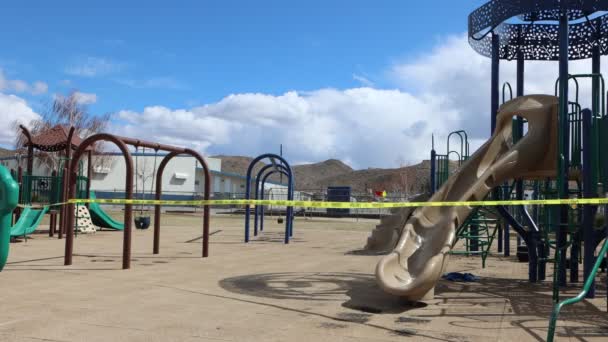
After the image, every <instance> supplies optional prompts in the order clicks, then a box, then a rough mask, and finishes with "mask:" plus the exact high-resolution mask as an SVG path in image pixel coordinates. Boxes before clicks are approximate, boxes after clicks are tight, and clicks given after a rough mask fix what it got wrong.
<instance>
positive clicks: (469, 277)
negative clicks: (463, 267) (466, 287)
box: [442, 272, 479, 282]
mask: <svg viewBox="0 0 608 342" xmlns="http://www.w3.org/2000/svg"><path fill="white" fill-rule="evenodd" d="M442 278H443V279H446V280H449V281H463V282H474V281H479V277H478V276H476V275H474V274H471V273H460V272H450V273H446V274H444V275H443V276H442Z"/></svg>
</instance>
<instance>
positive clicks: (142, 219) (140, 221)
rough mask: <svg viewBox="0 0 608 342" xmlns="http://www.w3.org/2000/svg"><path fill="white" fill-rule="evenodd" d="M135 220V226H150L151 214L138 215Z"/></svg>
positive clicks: (139, 227)
mask: <svg viewBox="0 0 608 342" xmlns="http://www.w3.org/2000/svg"><path fill="white" fill-rule="evenodd" d="M133 221H134V222H135V228H137V229H148V228H150V216H136V217H135V219H134V220H133Z"/></svg>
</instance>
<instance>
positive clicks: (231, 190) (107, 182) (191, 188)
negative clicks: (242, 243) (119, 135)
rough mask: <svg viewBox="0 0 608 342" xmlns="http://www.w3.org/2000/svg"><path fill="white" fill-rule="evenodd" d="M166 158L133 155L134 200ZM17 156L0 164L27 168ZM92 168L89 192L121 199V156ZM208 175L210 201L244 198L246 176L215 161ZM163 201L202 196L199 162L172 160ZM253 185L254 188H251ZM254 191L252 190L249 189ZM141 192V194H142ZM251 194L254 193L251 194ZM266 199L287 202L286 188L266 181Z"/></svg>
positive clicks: (37, 169)
mask: <svg viewBox="0 0 608 342" xmlns="http://www.w3.org/2000/svg"><path fill="white" fill-rule="evenodd" d="M164 156H165V154H160V153H159V154H158V155H155V154H154V153H132V158H133V167H134V169H135V170H136V172H135V173H136V174H135V175H134V180H133V184H134V188H133V192H134V196H135V197H136V198H140V197H141V196H142V192H145V194H146V195H145V198H153V196H154V195H153V194H154V193H155V191H156V179H155V177H156V171H157V170H158V166H159V165H160V163H161V161H162V159H163V158H164ZM18 159H19V158H18V156H16V155H15V156H5V157H0V164H2V165H4V166H5V167H7V168H8V169H13V170H16V169H17V168H18V165H21V167H22V168H23V169H25V168H26V164H27V161H26V158H24V157H22V158H21V160H20V162H18ZM93 159H94V163H93V164H94V165H96V166H94V167H93V170H92V177H91V190H92V191H95V193H96V195H97V197H98V198H124V195H125V177H126V166H125V160H124V157H123V156H122V154H119V153H110V154H106V155H103V156H94V157H93ZM205 162H206V163H207V165H208V167H209V171H210V175H211V194H212V197H213V198H216V199H219V198H244V196H245V187H246V183H247V181H246V176H245V175H240V174H234V173H228V172H222V161H221V159H218V158H205ZM86 164H87V160H86V157H83V159H82V168H81V169H82V170H83V171H82V172H83V174H82V175H83V176H86V170H87V165H86ZM50 173H51V171H50V170H49V169H48V168H47V167H45V166H41V165H39V164H38V163H36V162H34V175H40V176H46V175H50ZM162 184H163V188H162V190H163V195H162V198H163V199H182V200H188V199H194V198H200V197H202V196H203V192H204V186H205V177H204V171H203V168H202V167H201V165H200V163H198V161H197V160H196V159H195V158H193V157H191V156H188V155H178V156H176V157H174V158H173V159H171V161H170V162H169V163H168V164H167V166H166V167H165V170H164V172H163V181H162ZM252 185H253V184H252ZM252 189H253V186H252ZM142 190H143V191H142ZM252 191H253V190H252ZM265 192H266V194H267V195H266V198H267V199H286V197H287V196H286V194H287V187H286V185H283V184H278V183H275V182H272V181H267V183H266V187H265ZM294 197H296V199H308V198H307V196H304V195H302V194H299V193H296V194H295V196H294Z"/></svg>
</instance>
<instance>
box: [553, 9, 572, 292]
mask: <svg viewBox="0 0 608 342" xmlns="http://www.w3.org/2000/svg"><path fill="white" fill-rule="evenodd" d="M560 11H561V13H560V17H559V121H558V122H559V127H558V141H559V142H558V144H559V146H558V154H559V155H558V156H557V162H558V174H559V175H560V176H561V177H558V178H561V179H560V182H558V183H560V184H558V185H557V186H558V189H559V197H560V198H568V161H569V160H570V158H569V153H568V152H569V150H570V149H569V141H570V140H569V129H568V128H569V127H568V48H569V37H568V32H569V27H568V25H569V23H568V0H562V1H560ZM559 152H561V153H559ZM557 222H558V226H557V230H556V232H557V248H560V249H561V250H562V253H560V260H559V262H558V263H557V264H559V265H560V267H559V269H558V270H556V272H557V281H558V284H559V285H560V286H565V285H566V251H565V248H566V246H567V239H568V233H567V225H568V206H566V205H562V206H561V207H560V213H559V220H558V221H557Z"/></svg>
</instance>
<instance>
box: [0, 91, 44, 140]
mask: <svg viewBox="0 0 608 342" xmlns="http://www.w3.org/2000/svg"><path fill="white" fill-rule="evenodd" d="M0 117H1V118H2V120H3V121H4V122H5V123H6V124H4V125H2V129H0V144H2V145H5V146H10V145H12V144H13V142H14V140H15V133H14V131H13V127H12V123H13V122H15V121H17V122H18V123H20V124H23V125H26V126H27V125H29V124H30V122H31V121H32V120H37V119H39V118H40V116H39V115H38V114H36V113H35V112H34V111H33V110H32V108H31V107H30V106H29V105H28V104H27V102H26V101H25V100H24V99H22V98H20V97H18V96H15V95H7V94H3V93H0Z"/></svg>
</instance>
